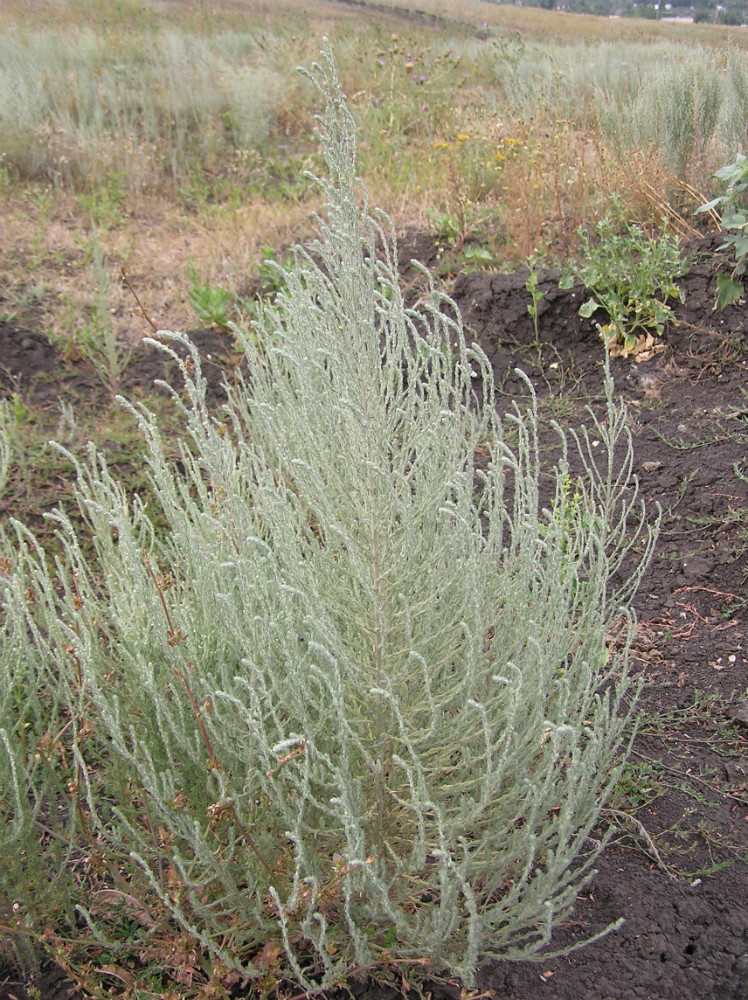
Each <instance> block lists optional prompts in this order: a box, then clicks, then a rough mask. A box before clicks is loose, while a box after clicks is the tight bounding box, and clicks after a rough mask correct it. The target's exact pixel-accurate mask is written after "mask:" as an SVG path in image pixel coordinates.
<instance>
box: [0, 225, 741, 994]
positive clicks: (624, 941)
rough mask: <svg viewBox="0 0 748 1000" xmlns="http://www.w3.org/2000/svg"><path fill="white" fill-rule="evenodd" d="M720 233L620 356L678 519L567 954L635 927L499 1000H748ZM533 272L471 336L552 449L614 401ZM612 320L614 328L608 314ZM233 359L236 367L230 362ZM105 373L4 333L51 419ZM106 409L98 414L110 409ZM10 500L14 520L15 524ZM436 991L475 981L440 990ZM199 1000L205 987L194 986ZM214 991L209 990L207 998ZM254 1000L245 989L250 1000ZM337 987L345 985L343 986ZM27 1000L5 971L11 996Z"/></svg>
mask: <svg viewBox="0 0 748 1000" xmlns="http://www.w3.org/2000/svg"><path fill="white" fill-rule="evenodd" d="M717 245H718V243H717V241H716V240H715V239H714V238H712V237H707V238H705V239H704V240H702V241H700V242H699V243H697V244H694V246H693V247H692V249H693V251H694V253H695V258H694V263H693V265H692V266H691V269H690V271H689V273H688V275H687V276H686V278H684V279H683V280H682V282H681V284H682V287H683V288H684V290H685V302H684V304H683V305H679V306H677V307H676V310H675V312H676V317H677V322H676V323H674V324H672V325H671V326H670V328H669V329H668V330H666V332H665V336H664V338H663V342H662V349H661V350H660V351H659V352H658V353H656V354H655V355H654V356H653V357H651V358H650V359H649V360H647V361H642V362H640V363H635V362H634V361H632V360H631V359H624V358H614V359H613V361H612V372H613V376H614V379H615V384H616V391H617V392H618V393H619V394H621V395H622V396H623V398H624V399H625V401H626V403H627V406H628V411H629V415H630V424H631V428H632V432H633V436H634V454H635V468H636V472H637V475H638V477H639V480H640V484H641V488H642V494H643V497H644V499H645V500H646V502H647V503H648V504H651V505H652V508H653V509H654V506H655V504H656V503H659V505H660V506H661V508H662V510H663V523H662V530H661V534H660V538H659V542H658V545H657V550H656V553H655V556H654V559H653V561H652V564H651V566H650V568H649V570H648V572H647V575H646V577H645V578H644V581H643V583H642V586H641V588H640V590H639V593H638V594H637V596H636V598H635V600H634V609H635V611H636V614H637V616H638V620H639V628H638V633H637V637H636V639H635V642H634V646H633V649H632V667H633V669H634V671H635V672H636V673H637V674H639V675H640V676H641V678H642V680H643V682H644V687H643V690H642V695H641V700H640V707H639V713H638V714H639V717H640V721H641V726H640V730H639V732H638V734H637V736H636V739H635V742H634V745H633V752H632V755H631V760H630V763H629V765H628V768H627V771H626V773H625V775H624V778H623V779H622V781H621V783H620V786H619V794H618V798H617V800H616V801H614V802H613V803H612V804H611V807H612V810H613V811H610V812H609V813H608V815H607V819H608V820H612V821H613V822H615V825H616V826H617V827H618V832H617V833H616V835H615V837H614V839H613V842H612V843H611V845H610V847H609V848H608V850H607V851H606V852H605V853H604V854H603V855H602V857H601V859H600V861H599V864H598V871H597V874H596V875H595V877H594V878H593V879H592V881H591V882H590V883H589V884H588V885H587V886H586V887H585V888H584V889H583V890H582V891H581V894H580V896H579V897H578V900H577V907H576V909H575V912H574V914H573V915H572V918H571V919H570V920H569V921H567V923H566V924H565V925H564V926H562V927H560V928H559V929H558V930H557V932H556V933H555V934H554V937H553V942H552V946H553V948H554V949H562V948H565V947H568V946H570V945H572V944H573V943H574V942H575V941H578V940H584V939H586V938H589V937H590V936H592V935H593V934H595V933H596V932H597V931H599V930H601V929H602V928H604V927H606V926H608V925H609V924H610V923H611V922H613V921H615V920H617V919H618V918H619V917H623V918H624V921H625V922H624V923H623V925H622V926H621V927H620V928H619V929H618V930H615V931H613V932H611V933H610V934H608V935H607V936H605V937H603V938H602V939H600V940H599V941H597V942H595V943H593V944H591V945H588V946H586V947H584V948H581V949H580V950H578V951H574V952H572V953H571V954H570V955H568V956H567V957H565V958H556V959H553V958H548V959H546V960H545V961H543V962H541V963H529V962H519V963H515V962H500V963H493V964H489V965H488V966H486V967H485V968H484V969H483V971H482V973H481V976H480V980H479V985H480V989H481V990H485V991H488V990H492V991H494V994H495V996H496V997H499V998H502V997H507V998H517V1000H535V998H549V1000H640V998H641V1000H660V998H665V997H668V998H670V997H671V996H672V995H674V994H677V995H678V996H679V998H680V1000H708V998H715V1000H716V998H719V1000H746V998H748V897H747V896H746V891H745V889H746V885H747V884H748V883H747V882H746V876H747V875H748V738H747V737H748V701H746V689H747V688H748V606H747V603H746V594H747V593H748V591H746V573H747V572H748V447H747V446H748V394H747V393H746V389H748V316H747V315H746V312H745V310H744V308H741V307H740V306H737V305H736V306H733V307H729V308H728V309H726V310H725V311H723V312H722V313H715V312H713V310H712V305H713V301H714V290H715V284H716V273H717V270H718V269H719V268H720V267H721V268H722V269H723V270H724V269H725V267H727V266H728V265H727V262H726V261H725V260H722V261H720V259H719V255H718V254H716V253H715V248H716V246H717ZM400 255H401V260H402V262H403V267H402V271H403V279H404V281H405V283H406V287H407V285H408V282H413V283H414V284H415V283H416V282H417V281H418V278H417V275H416V273H415V272H414V271H413V270H412V269H411V268H410V267H409V264H408V262H409V261H410V259H411V258H416V259H418V260H420V261H421V262H422V263H424V264H426V265H427V266H434V265H435V264H436V263H437V260H436V250H435V247H434V244H433V241H432V240H431V239H430V238H428V237H426V236H425V235H424V234H418V233H413V234H408V235H407V236H406V237H405V238H404V239H403V240H402V243H401V247H400ZM526 278H527V274H526V273H525V274H523V273H521V272H520V273H518V274H514V275H503V274H486V273H473V274H464V275H461V276H459V277H458V278H457V280H456V282H455V284H454V288H453V291H452V294H453V298H454V299H455V301H456V302H457V304H458V305H459V307H460V309H461V311H462V315H463V319H464V322H465V326H466V329H467V332H468V334H469V335H470V336H471V337H473V338H474V339H475V340H477V341H478V342H479V343H480V344H481V346H482V347H483V349H484V350H485V351H486V353H487V354H488V357H489V359H490V360H491V363H492V365H493V367H494V370H495V374H496V381H497V384H498V385H499V386H500V387H501V391H502V393H503V394H504V395H505V397H506V404H507V408H509V406H510V404H511V402H512V400H515V399H518V398H519V397H522V396H526V395H527V392H528V390H527V386H526V384H525V383H524V382H523V381H522V379H521V378H519V377H518V376H517V375H516V373H515V371H514V369H515V367H521V368H522V370H523V371H524V372H526V373H527V375H528V376H529V377H530V379H531V381H532V383H533V386H534V388H535V391H536V394H537V398H538V404H539V411H540V414H541V418H542V421H543V424H544V426H545V428H546V431H544V433H547V435H548V441H549V442H550V441H551V439H552V438H553V437H554V432H553V431H552V429H551V428H550V422H551V420H553V419H556V420H558V421H559V423H560V424H561V425H562V426H564V427H566V426H579V425H580V424H581V423H584V422H585V418H586V417H587V418H588V415H587V412H586V410H585V407H588V406H589V407H592V408H593V409H594V408H595V407H596V406H600V405H602V403H603V396H602V361H603V349H602V345H601V341H600V338H599V335H598V333H597V330H596V327H595V325H594V323H593V322H592V321H590V320H583V319H581V318H580V317H579V315H578V307H579V304H580V302H581V301H582V298H581V289H580V288H579V287H577V288H576V289H570V290H561V289H560V288H559V287H558V275H556V274H552V273H550V272H541V274H540V276H539V279H540V280H539V287H540V291H541V292H543V293H544V295H543V298H542V299H541V300H540V303H539V306H538V315H539V330H540V340H541V342H540V343H539V344H536V343H535V331H534V328H533V322H532V319H531V317H530V315H529V314H528V311H527V304H528V302H529V296H528V294H527V292H526V290H525V281H526ZM599 318H600V319H602V317H599ZM192 336H193V339H194V341H195V343H196V344H197V346H198V347H199V349H200V351H201V354H202V356H203V357H204V358H205V362H206V364H205V372H204V374H205V375H206V377H207V378H208V381H209V384H210V391H211V393H212V395H213V397H214V398H215V399H220V396H221V384H222V380H223V378H224V374H225V373H226V372H228V373H229V374H230V371H231V364H232V363H236V358H235V357H233V344H232V337H231V335H229V334H219V333H216V332H211V331H197V332H195V333H194V334H193V335H192ZM232 357H233V362H232ZM163 377H164V361H163V355H162V354H161V353H160V352H159V351H157V350H156V349H154V348H148V347H146V346H143V347H142V348H141V349H139V350H138V351H136V352H135V357H134V358H133V360H132V362H131V364H130V365H129V367H128V369H127V371H126V373H125V375H124V379H123V383H122V390H123V392H124V393H125V394H126V395H128V394H130V393H131V392H133V391H135V390H137V388H138V387H144V386H150V385H151V384H152V381H153V379H154V378H163ZM95 386H96V375H95V374H94V373H93V371H91V370H88V369H86V368H85V366H80V365H78V366H72V365H70V364H66V363H65V362H64V361H63V359H62V358H61V357H60V356H59V355H58V354H57V353H56V351H55V350H54V348H52V347H51V346H50V344H49V342H48V340H47V338H46V337H45V336H44V335H43V334H41V333H39V332H36V331H34V330H29V329H23V328H19V327H18V326H15V325H13V324H9V323H0V393H1V394H2V395H3V396H5V397H8V396H11V395H12V394H14V393H16V394H17V396H16V397H15V398H16V399H19V400H21V401H24V400H26V401H28V403H29V404H31V405H33V406H34V407H35V408H42V409H46V410H48V412H50V413H52V412H56V411H58V410H59V400H60V399H62V400H66V399H70V400H74V401H75V402H74V405H75V406H76V407H78V408H80V407H83V406H91V405H101V402H100V401H101V393H100V392H99V393H98V394H97V392H96V389H95ZM96 400H99V403H98V404H97V403H96ZM12 504H13V495H12V491H11V493H10V494H9V496H7V497H6V498H5V499H4V500H2V501H0V513H1V514H2V515H3V516H8V515H9V514H12ZM35 986H36V988H37V989H38V991H39V992H38V994H37V995H39V996H41V997H42V998H43V1000H63V998H64V1000H72V998H73V997H79V996H80V994H76V993H75V991H74V990H73V989H72V987H71V986H70V983H69V982H66V980H65V979H64V977H63V976H62V975H61V973H60V971H59V970H55V969H52V970H49V971H48V973H47V974H46V975H45V976H43V977H42V978H41V980H40V981H39V982H38V983H36V984H35ZM427 988H428V989H429V991H430V992H431V993H432V996H433V997H434V1000H439V998H440V997H459V996H460V992H461V991H460V984H459V983H454V984H444V983H440V984H430V985H429V986H428V987H427ZM401 993H402V989H401V988H399V987H397V986H396V985H395V984H385V983H372V982H366V983H361V984H358V985H357V984H356V983H351V988H350V991H349V992H348V993H347V995H348V996H350V995H355V996H357V997H361V998H362V1000H380V998H381V1000H387V998H389V997H394V996H398V995H401ZM191 995H192V994H191ZM194 995H199V992H198V993H196V994H194ZM238 995H240V994H237V996H238ZM326 995H327V996H329V992H328V993H327V994H326ZM27 996H28V993H27V991H26V989H25V988H24V986H23V984H22V983H21V982H19V981H18V977H17V975H16V974H14V972H13V971H12V970H8V969H6V970H4V971H3V970H2V969H0V1000H10V998H13V997H15V998H18V1000H25V998H26V997H27Z"/></svg>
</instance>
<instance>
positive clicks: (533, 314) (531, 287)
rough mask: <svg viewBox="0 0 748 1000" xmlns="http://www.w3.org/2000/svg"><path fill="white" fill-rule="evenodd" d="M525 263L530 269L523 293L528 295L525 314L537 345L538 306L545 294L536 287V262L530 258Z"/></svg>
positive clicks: (537, 273)
mask: <svg viewBox="0 0 748 1000" xmlns="http://www.w3.org/2000/svg"><path fill="white" fill-rule="evenodd" d="M527 263H528V266H529V268H530V273H529V274H528V276H527V281H526V282H525V291H526V292H528V293H529V295H530V301H529V302H528V304H527V312H528V313H529V315H530V318H531V319H532V325H533V329H534V331H535V343H536V344H537V343H538V341H539V340H540V332H539V330H538V306H539V305H540V303H541V301H542V300H543V299H544V298H545V296H546V293H545V292H541V291H540V288H539V287H538V281H539V280H540V274H539V272H538V268H537V260H536V259H535V258H533V257H531V258H530V259H529V260H528V262H527Z"/></svg>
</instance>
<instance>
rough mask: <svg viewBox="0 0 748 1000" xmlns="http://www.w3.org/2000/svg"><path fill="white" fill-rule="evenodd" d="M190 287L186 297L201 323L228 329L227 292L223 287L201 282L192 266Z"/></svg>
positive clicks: (228, 300)
mask: <svg viewBox="0 0 748 1000" xmlns="http://www.w3.org/2000/svg"><path fill="white" fill-rule="evenodd" d="M190 280H191V281H192V288H190V289H189V291H188V292H187V298H188V299H189V301H190V305H191V306H192V308H193V309H194V310H195V313H196V314H197V316H198V317H199V318H200V320H201V321H202V322H203V323H208V324H210V326H217V327H220V328H221V329H223V330H228V328H229V326H230V320H229V317H228V309H229V302H230V298H229V293H228V292H227V291H226V289H225V288H221V287H220V286H214V285H211V284H210V282H209V281H207V280H206V281H205V282H201V281H200V278H199V277H198V275H197V271H196V270H195V269H194V268H190Z"/></svg>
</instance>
